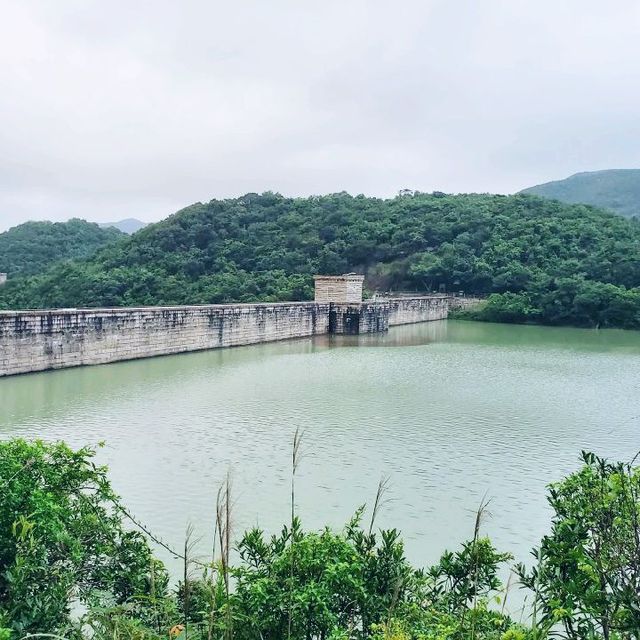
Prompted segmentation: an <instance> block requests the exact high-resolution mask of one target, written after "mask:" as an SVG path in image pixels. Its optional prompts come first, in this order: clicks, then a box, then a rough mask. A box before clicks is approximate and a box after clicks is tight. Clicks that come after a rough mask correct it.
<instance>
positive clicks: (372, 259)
mask: <svg viewBox="0 0 640 640" xmlns="http://www.w3.org/2000/svg"><path fill="white" fill-rule="evenodd" d="M349 271H357V272H361V273H365V274H366V276H367V284H368V286H369V288H370V289H381V290H390V289H391V290H401V289H404V290H414V291H415V290H419V291H433V290H440V289H445V290H447V291H458V290H464V291H466V292H467V293H473V294H481V295H486V294H492V293H497V294H504V293H507V294H508V296H509V295H512V294H515V295H516V296H517V297H516V298H515V302H514V301H513V300H512V299H511V298H509V297H508V296H507V298H496V299H494V300H493V301H492V303H491V304H492V306H491V307H490V309H489V311H491V313H493V314H494V315H496V317H497V319H502V320H511V321H529V320H531V321H537V322H548V323H561V324H584V325H596V324H600V325H603V326H605V325H607V326H608V325H612V326H627V327H638V326H640V298H639V295H640V294H638V289H637V288H638V287H639V286H640V224H638V223H636V222H633V221H627V220H624V219H622V218H620V217H618V216H615V215H613V214H607V213H605V212H602V211H599V210H596V209H593V208H591V207H587V206H578V205H572V206H569V205H565V204H561V203H559V202H555V201H549V200H544V199H541V198H536V197H532V196H524V195H517V196H493V195H457V196H449V195H445V194H439V193H434V194H430V195H429V194H420V193H411V192H405V193H402V194H400V195H399V196H398V197H396V198H392V199H388V200H380V199H376V198H366V197H364V196H357V197H352V196H350V195H348V194H345V193H342V194H336V195H330V196H324V197H313V198H306V199H302V198H298V199H292V198H284V197H282V196H280V195H277V194H272V193H264V194H262V195H258V194H248V195H246V196H244V197H242V198H237V199H233V200H212V201H211V202H209V203H206V204H200V203H199V204H195V205H193V206H191V207H188V208H187V209H184V210H183V211H180V212H178V213H177V214H175V215H173V216H171V217H169V218H168V219H166V220H164V221H163V222H160V223H157V224H154V225H150V226H148V227H146V228H144V229H142V230H141V231H139V232H137V233H136V234H135V235H134V236H132V237H130V238H126V239H124V240H122V241H120V242H118V243H115V244H113V245H110V246H108V247H105V248H104V249H102V250H101V251H99V252H98V253H97V254H96V255H95V256H94V257H93V258H91V259H90V260H86V261H83V262H70V263H65V264H61V265H58V266H56V267H54V268H53V269H51V270H50V271H48V272H46V273H45V274H42V275H38V276H34V277H31V278H26V279H16V280H15V281H14V283H8V285H7V286H5V287H3V290H2V291H0V307H3V308H26V307H81V306H122V305H124V306H127V305H145V304H192V303H216V302H235V301H242V302H245V301H255V300H265V301H274V300H300V299H309V298H311V296H312V286H313V282H312V275H313V274H315V273H328V274H336V273H344V272H349ZM503 307H506V311H505V312H504V313H502V309H503ZM602 307H604V310H602V309H601V308H602ZM498 312H499V313H498ZM488 319H494V318H488Z"/></svg>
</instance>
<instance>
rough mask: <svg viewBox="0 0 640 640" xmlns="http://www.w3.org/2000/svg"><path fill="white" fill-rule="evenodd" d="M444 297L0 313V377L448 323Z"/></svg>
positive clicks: (446, 302) (446, 300) (447, 306)
mask: <svg viewBox="0 0 640 640" xmlns="http://www.w3.org/2000/svg"><path fill="white" fill-rule="evenodd" d="M448 309H449V303H448V299H447V298H443V297H423V298H405V299H393V300H388V301H380V302H377V301H375V302H373V301H369V302H363V303H361V304H358V303H355V304H351V303H334V302H283V303H268V304H227V305H202V306H184V307H140V308H121V309H56V310H44V311H0V376H8V375H14V374H19V373H30V372H35V371H45V370H48V369H62V368H66V367H75V366H80V365H91V364H105V363H108V362H117V361H119V360H132V359H136V358H148V357H152V356H159V355H169V354H175V353H184V352H188V351H199V350H203V349H215V348H219V347H232V346H239V345H248V344H257V343H261V342H270V341H275V340H286V339H289V338H303V337H310V336H315V335H320V334H326V333H353V334H355V333H370V332H376V331H386V330H387V328H388V327H389V326H393V325H398V324H408V323H412V322H427V321H430V320H440V319H443V318H446V317H447V313H448Z"/></svg>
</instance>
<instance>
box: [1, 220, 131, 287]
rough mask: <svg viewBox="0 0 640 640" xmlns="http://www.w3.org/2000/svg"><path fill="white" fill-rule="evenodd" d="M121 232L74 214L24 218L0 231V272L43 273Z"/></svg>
mask: <svg viewBox="0 0 640 640" xmlns="http://www.w3.org/2000/svg"><path fill="white" fill-rule="evenodd" d="M122 236H123V234H122V233H121V232H120V231H118V229H113V228H109V229H102V228H100V227H99V226H98V225H97V224H94V223H92V222H87V221H86V220H80V219H77V218H74V219H72V220H69V221H68V222H25V223H24V224H21V225H18V226H17V227H12V228H11V229H9V230H8V231H5V232H4V233H0V272H2V273H7V274H8V275H9V278H14V277H16V276H28V275H33V274H37V273H42V272H43V271H45V270H46V269H48V268H49V267H50V266H51V265H52V264H55V263H56V262H60V261H62V260H71V259H74V258H86V257H88V256H90V255H91V254H92V253H94V252H95V251H96V249H99V248H100V247H104V246H105V245H106V244H109V243H110V242H113V241H114V240H116V239H118V238H120V237H122Z"/></svg>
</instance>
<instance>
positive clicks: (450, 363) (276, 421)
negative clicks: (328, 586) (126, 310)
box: [0, 321, 640, 563]
mask: <svg viewBox="0 0 640 640" xmlns="http://www.w3.org/2000/svg"><path fill="white" fill-rule="evenodd" d="M366 347H376V348H375V349H373V348H366ZM638 416H640V333H638V332H624V331H588V330H580V329H549V328H541V327H521V326H507V325H489V324H480V323H470V322H453V321H442V322H433V323H426V324H419V325H411V326H405V327H397V328H394V329H392V330H391V331H390V332H389V333H388V334H385V335H370V336H344V337H333V338H330V337H327V336H323V337H320V338H316V339H314V340H295V341H289V342H282V343H275V344H266V345H257V346H251V347H240V348H233V349H224V350H215V351H208V352H202V353H196V354H185V355H179V356H170V357H163V358H155V359H148V360H139V361H133V362H122V363H117V364H113V365H103V366H99V367H87V368H80V369H69V370H65V371H57V372H51V373H43V374H33V375H28V376H20V377H15V378H7V379H3V380H0V433H1V434H2V436H3V437H9V436H14V435H21V436H25V437H34V436H37V437H41V438H45V439H64V440H67V441H68V442H70V443H71V444H73V445H81V444H86V443H97V442H99V441H105V442H106V447H105V448H104V449H103V450H101V452H100V458H101V460H102V461H104V462H107V463H109V464H110V466H111V469H112V478H113V481H114V484H115V487H116V489H117V490H118V491H119V492H120V493H121V494H122V495H123V496H124V498H125V501H126V503H127V504H128V505H129V506H130V508H131V510H132V511H133V512H134V513H136V514H138V515H139V516H140V518H141V519H142V520H143V521H145V522H146V523H147V525H148V526H149V527H150V528H151V529H152V530H154V531H156V532H158V533H159V534H160V535H161V536H162V537H163V538H164V539H165V540H166V541H167V542H169V543H170V544H174V545H176V546H179V544H180V543H181V541H182V537H183V534H184V530H185V524H186V522H187V520H192V521H193V522H194V523H195V524H196V525H197V528H198V530H199V531H200V533H201V534H202V535H203V536H204V542H203V548H207V547H208V544H207V543H206V540H207V538H208V536H210V535H211V529H212V525H213V511H214V507H213V504H214V501H215V492H216V487H217V484H218V483H219V482H220V481H221V479H222V478H223V476H224V475H225V473H226V471H227V469H228V468H231V470H232V475H233V482H234V491H235V494H236V496H237V502H236V511H235V514H236V518H235V520H236V531H237V532H239V531H240V530H242V529H243V528H245V527H247V526H251V525H253V524H256V523H259V524H261V525H262V526H265V527H267V528H269V529H275V528H276V527H279V526H280V524H281V523H283V522H285V521H286V519H287V500H288V488H287V487H288V465H289V447H290V441H291V437H292V434H293V432H294V430H295V429H296V427H301V428H303V429H304V430H305V436H304V438H305V439H304V449H305V452H306V455H305V457H304V459H303V462H302V465H301V467H300V470H299V482H298V490H297V495H298V501H299V512H300V514H301V516H302V518H303V521H304V522H305V524H306V525H307V526H309V527H319V526H321V525H323V524H325V523H329V524H331V525H334V526H339V525H341V524H342V523H344V522H345V521H346V519H347V518H348V517H349V516H350V515H351V514H352V513H353V511H354V510H355V509H356V507H357V506H358V505H360V504H362V503H363V502H366V501H370V500H371V499H372V497H373V494H374V492H375V488H376V485H377V482H378V479H379V478H380V476H381V475H382V474H385V475H389V476H391V487H392V489H391V493H390V494H389V495H390V498H391V501H390V503H389V504H388V505H387V507H386V510H385V511H384V513H383V514H382V516H381V518H380V524H382V525H385V526H386V525H391V526H396V527H399V528H400V529H402V530H403V532H404V535H405V539H406V542H407V552H408V554H409V556H410V557H411V559H412V560H414V561H415V562H418V563H427V562H431V561H433V560H434V559H436V558H437V556H439V554H440V553H441V551H442V550H443V549H444V548H445V547H447V546H448V547H451V546H452V545H455V544H457V543H458V542H459V541H460V540H462V539H464V538H467V537H469V535H470V534H471V531H472V527H473V515H472V511H473V510H474V509H475V508H476V507H477V505H478V504H479V502H480V499H481V498H482V496H483V495H484V494H485V492H486V493H487V494H488V495H489V496H490V497H491V498H492V503H491V509H490V510H491V512H492V517H491V518H490V519H489V520H488V521H487V523H486V525H485V528H486V531H487V533H489V534H490V535H491V536H492V537H493V538H494V540H495V542H496V543H497V545H498V546H499V547H500V548H502V549H508V550H511V551H513V552H515V553H516V555H517V557H518V558H519V559H522V560H528V550H529V549H530V547H531V545H533V544H534V543H535V542H536V541H537V540H538V539H539V538H540V536H541V535H542V534H543V533H544V532H545V530H546V527H547V525H548V516H549V514H548V511H547V507H546V503H545V497H544V496H545V485H546V484H547V483H548V482H550V481H552V480H557V479H559V478H560V477H562V476H563V475H564V474H565V473H567V472H568V471H570V470H571V469H573V468H575V467H576V465H577V460H578V455H579V452H580V450H581V449H592V450H594V451H596V452H598V453H600V454H603V455H607V456H612V457H616V458H620V459H627V460H628V459H630V458H631V457H632V456H633V455H634V454H635V453H636V451H638V450H639V449H640V418H639V417H638Z"/></svg>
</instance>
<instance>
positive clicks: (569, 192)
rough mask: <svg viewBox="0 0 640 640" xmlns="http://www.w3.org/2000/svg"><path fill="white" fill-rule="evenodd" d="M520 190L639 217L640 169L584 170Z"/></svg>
mask: <svg viewBox="0 0 640 640" xmlns="http://www.w3.org/2000/svg"><path fill="white" fill-rule="evenodd" d="M520 193H531V194H534V195H538V196H542V197H544V198H553V199H555V200H560V201H561V202H569V203H572V204H591V205H594V206H596V207H602V208H604V209H609V210H611V211H615V212H616V213H619V214H620V215H623V216H625V217H626V218H631V217H633V216H637V217H639V218H640V169H607V170H605V171H585V172H583V173H576V174H574V175H572V176H569V177H568V178H566V179H565V180H555V181H554V182H545V183H544V184H539V185H536V186H535V187H529V188H528V189H523V190H522V191H521V192H520Z"/></svg>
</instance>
